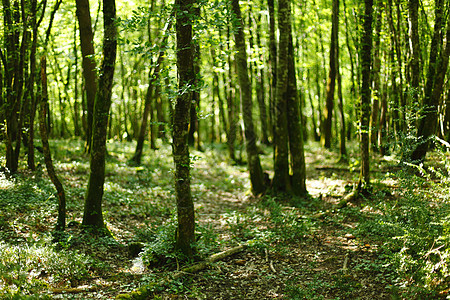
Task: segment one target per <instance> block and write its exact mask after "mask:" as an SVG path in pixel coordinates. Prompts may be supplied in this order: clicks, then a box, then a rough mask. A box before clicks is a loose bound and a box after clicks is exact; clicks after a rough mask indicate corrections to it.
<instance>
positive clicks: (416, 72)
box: [408, 0, 420, 101]
mask: <svg viewBox="0 0 450 300" xmlns="http://www.w3.org/2000/svg"><path fill="white" fill-rule="evenodd" d="M408 3H409V6H408V8H409V41H410V48H411V53H412V55H411V69H410V72H411V92H410V94H411V96H412V100H413V101H417V100H418V99H419V94H420V39H419V0H410V1H408Z"/></svg>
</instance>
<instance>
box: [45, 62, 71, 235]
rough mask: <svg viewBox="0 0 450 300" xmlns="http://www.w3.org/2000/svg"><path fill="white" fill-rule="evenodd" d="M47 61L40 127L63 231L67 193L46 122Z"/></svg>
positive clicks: (59, 221) (60, 227)
mask: <svg viewBox="0 0 450 300" xmlns="http://www.w3.org/2000/svg"><path fill="white" fill-rule="evenodd" d="M46 66H47V61H46V58H45V56H43V57H42V58H41V96H40V98H41V99H40V101H39V102H40V103H39V106H40V113H39V129H40V134H41V140H42V149H43V153H44V160H45V165H46V167H47V173H48V177H50V180H51V181H52V183H53V184H54V186H55V188H56V194H57V198H58V218H57V221H56V228H55V229H56V231H63V230H64V229H65V227H66V193H65V191H64V187H63V185H62V183H61V181H60V179H59V178H58V176H57V175H56V171H55V167H54V166H53V161H52V156H51V152H50V146H49V143H48V133H47V124H46V122H45V120H46V115H47V106H48V92H47V90H48V88H47V70H46Z"/></svg>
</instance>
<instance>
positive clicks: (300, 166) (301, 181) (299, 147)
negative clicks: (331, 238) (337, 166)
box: [286, 0, 308, 196]
mask: <svg viewBox="0 0 450 300" xmlns="http://www.w3.org/2000/svg"><path fill="white" fill-rule="evenodd" d="M286 2H288V14H289V19H288V20H290V19H291V18H290V16H291V12H290V7H291V3H290V1H289V0H288V1H286ZM288 35H289V46H288V57H287V60H288V74H287V75H288V78H287V80H288V84H287V93H286V94H287V95H286V96H287V118H288V120H289V122H288V135H289V157H290V162H291V169H292V176H291V187H292V193H293V194H294V195H296V196H306V195H307V194H308V192H307V190H306V165H305V153H304V145H303V142H304V140H303V132H304V131H303V128H302V127H303V126H304V123H303V122H302V120H301V116H302V115H303V114H302V105H301V104H300V101H299V95H298V91H297V78H296V74H295V58H294V45H293V41H292V28H291V22H290V21H289V24H288Z"/></svg>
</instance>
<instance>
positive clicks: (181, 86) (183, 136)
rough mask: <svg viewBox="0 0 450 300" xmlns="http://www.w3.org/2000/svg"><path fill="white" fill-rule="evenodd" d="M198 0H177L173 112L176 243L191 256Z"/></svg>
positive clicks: (193, 238)
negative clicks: (191, 134)
mask: <svg viewBox="0 0 450 300" xmlns="http://www.w3.org/2000/svg"><path fill="white" fill-rule="evenodd" d="M194 5H195V0H176V2H175V6H176V38H177V73H178V96H177V99H176V103H175V110H174V112H173V125H172V126H173V127H172V128H173V130H172V134H173V139H172V140H173V142H172V143H173V144H172V147H173V148H172V151H173V160H174V163H175V193H176V199H177V213H178V231H177V236H176V245H177V248H178V249H180V250H181V251H182V252H183V253H184V255H186V256H187V257H190V258H192V256H193V255H194V249H193V247H192V243H193V242H195V215H194V203H193V201H192V195H191V182H190V158H189V147H188V135H189V119H190V110H191V105H192V100H193V99H192V96H193V89H195V88H196V87H195V86H194V84H195V81H196V75H197V74H196V73H195V68H194V44H193V41H192V26H193V21H194V20H193V18H194V16H195V12H196V9H195V7H194Z"/></svg>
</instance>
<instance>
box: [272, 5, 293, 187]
mask: <svg viewBox="0 0 450 300" xmlns="http://www.w3.org/2000/svg"><path fill="white" fill-rule="evenodd" d="M289 5H290V4H289V1H286V0H279V1H278V28H279V31H280V37H279V43H278V62H277V63H278V69H277V88H276V102H275V112H276V119H275V121H276V122H275V124H276V125H275V131H274V136H275V137H276V138H275V139H274V147H275V150H274V152H275V154H274V176H273V182H272V187H273V189H274V190H275V191H277V192H289V191H291V182H290V177H289V147H288V145H289V133H288V115H287V106H288V97H289V94H288V84H289V81H288V80H289V78H288V75H289V74H288V70H289V58H288V56H289V30H290V8H289ZM289 121H291V120H289Z"/></svg>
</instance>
